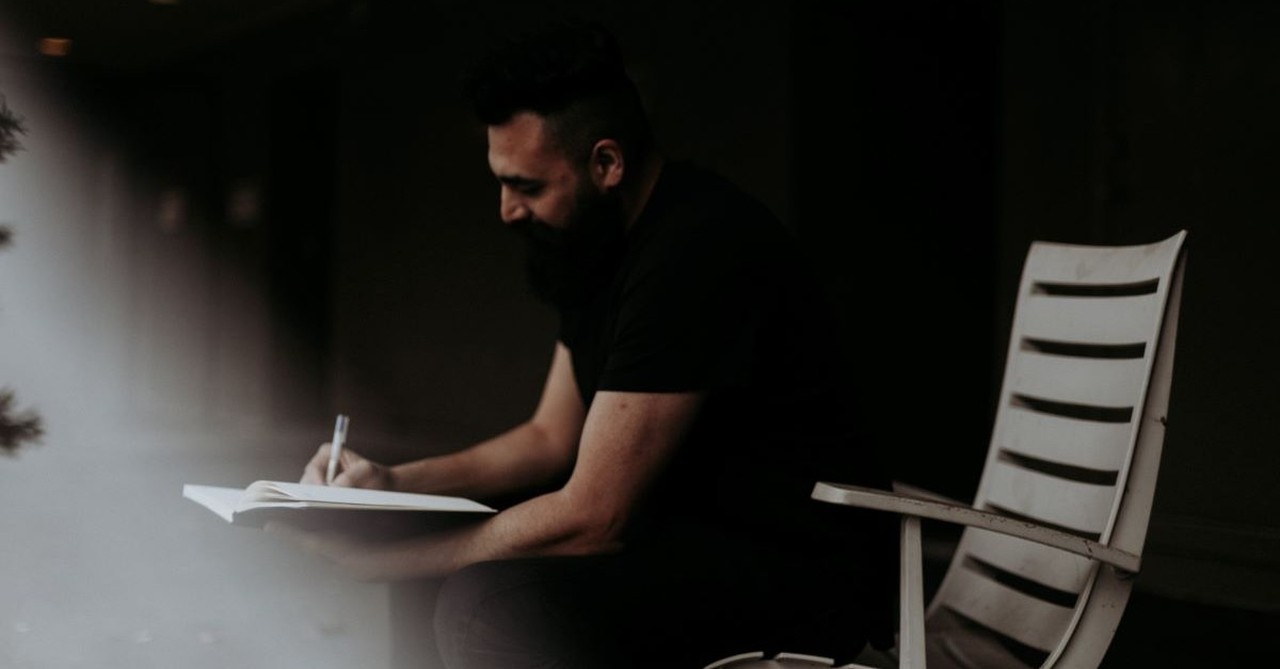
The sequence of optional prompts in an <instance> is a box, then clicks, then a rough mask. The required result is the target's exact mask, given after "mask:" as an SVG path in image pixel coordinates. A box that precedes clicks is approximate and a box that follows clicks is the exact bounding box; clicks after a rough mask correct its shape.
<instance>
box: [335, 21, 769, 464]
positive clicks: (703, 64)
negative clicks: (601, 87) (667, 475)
mask: <svg viewBox="0 0 1280 669" xmlns="http://www.w3.org/2000/svg"><path fill="white" fill-rule="evenodd" d="M555 6H556V7H557V8H558V9H560V10H565V9H568V10H576V11H575V12H573V13H576V14H578V15H581V16H586V17H590V18H596V19H599V20H601V21H603V22H604V23H605V24H606V25H608V26H610V27H611V28H612V29H613V30H614V32H615V33H616V34H617V37H618V39H619V41H620V42H621V45H622V47H623V49H624V51H625V52H626V54H627V56H628V59H629V65H630V66H631V69H632V70H633V72H634V73H635V75H636V77H637V79H638V81H639V84H640V87H641V89H642V94H643V95H644V96H645V98H646V103H647V104H648V106H649V108H650V110H651V113H652V115H653V119H654V124H655V129H656V132H657V134H658V139H659V142H660V143H661V144H662V145H663V147H664V148H665V149H666V150H667V152H668V153H669V154H671V155H672V156H674V157H679V158H689V159H693V160H697V161H700V162H703V163H706V164H709V165H710V166H712V167H714V168H717V169H719V170H721V171H722V172H724V173H725V174H726V175H727V176H728V177H729V178H731V179H733V180H735V181H737V182H738V183H740V184H742V185H743V186H744V187H746V188H748V189H750V190H751V191H753V192H755V193H757V194H759V195H760V197H761V198H762V199H763V200H764V201H765V202H766V204H768V205H769V206H770V207H771V208H772V209H773V210H774V211H775V212H776V213H778V214H779V216H781V217H783V218H784V219H785V220H788V221H791V220H792V219H793V218H794V214H793V211H792V210H793V195H792V191H791V187H792V184H791V176H792V173H791V167H792V165H793V159H792V156H791V154H790V152H791V150H792V148H793V142H792V140H791V135H792V132H793V131H792V123H793V116H792V113H791V109H790V105H791V91H790V81H789V74H790V73H789V70H788V62H789V58H788V38H789V33H788V30H787V25H788V21H789V15H788V12H787V9H786V7H785V5H783V4H781V3H764V4H760V5H757V6H752V5H746V6H743V5H742V4H741V3H731V2H710V3H677V2H649V3H631V4H612V5H608V6H603V7H601V6H597V4H595V3H585V2H583V3H577V6H576V7H575V6H574V3H556V4H555ZM545 9H546V7H545V6H544V5H532V6H525V7H523V8H518V6H515V5H500V4H497V3H482V4H478V5H477V4H466V5H463V4H461V3H434V4H431V5H425V4H418V3H406V2H372V3H369V4H368V5H367V9H366V11H364V12H363V13H361V14H359V15H358V16H357V17H356V18H355V20H354V21H353V22H352V24H351V26H350V33H349V39H350V41H349V43H348V47H349V49H348V54H349V56H348V57H347V59H346V60H345V62H344V66H345V68H346V69H345V76H344V80H343V89H342V101H343V102H342V104H343V111H342V131H343V139H342V144H341V148H340V154H341V156H342V157H341V167H340V170H341V176H340V179H341V184H342V191H341V193H340V196H339V203H338V207H339V214H338V215H339V220H340V223H339V229H338V237H337V243H338V244H339V246H340V248H339V250H338V251H337V256H336V258H337V265H336V267H335V270H336V272H337V275H336V281H335V286H336V291H337V292H336V302H335V317H336V320H335V322H336V323H338V324H339V325H338V327H339V331H338V332H337V334H336V337H335V343H336V349H335V353H336V355H337V362H336V364H337V369H336V373H337V377H336V378H337V381H336V388H337V395H336V396H335V400H336V402H337V403H339V404H341V405H342V406H344V407H348V408H350V410H351V411H352V412H353V413H354V414H356V415H359V416H362V417H365V418H364V420H365V422H366V423H369V424H383V425H384V426H385V427H386V429H387V431H388V432H391V433H395V434H398V435H400V436H401V438H400V439H399V441H398V444H399V445H400V446H389V448H397V449H400V450H399V451H398V454H399V453H404V452H406V451H407V450H408V449H412V448H418V449H421V448H428V449H430V448H437V447H439V448H445V447H451V446H456V445H459V444H461V443H465V442H467V441H469V440H473V439H478V438H482V437H484V436H488V435H490V434H492V433H494V432H496V431H498V430H502V429H505V428H507V427H509V426H511V425H513V424H514V423H516V422H518V421H520V420H522V419H524V418H526V417H527V416H528V415H529V413H530V412H531V411H532V409H533V406H534V403H535V402H536V399H537V394H538V392H539V391H540V389H541V384H542V380H543V378H544V376H545V373H546V368H547V363H548V362H549V360H550V355H551V352H552V347H553V345H554V334H555V333H554V330H555V322H554V316H553V314H552V313H551V312H550V311H549V310H547V309H546V308H544V307H543V306H542V305H540V304H538V303H536V302H534V301H533V300H532V299H531V298H530V296H529V295H528V294H527V293H526V289H525V285H524V279H523V269H522V267H523V259H522V255H521V254H522V249H521V247H520V245H519V240H518V239H516V238H515V237H514V236H513V235H512V234H511V233H510V232H508V231H507V230H505V229H504V226H502V225H501V223H500V221H499V219H498V216H497V204H498V202H497V196H498V190H497V184H496V182H495V181H494V180H493V177H492V175H491V174H490V173H489V171H488V166H487V163H486V157H485V151H486V147H485V138H484V133H483V128H481V127H478V126H476V125H475V123H474V121H472V120H471V118H470V117H469V110H468V109H467V108H466V106H465V103H464V101H463V99H462V98H461V96H460V92H459V90H458V86H457V79H456V78H457V75H458V72H459V70H460V69H461V68H462V67H463V66H464V65H465V64H466V63H467V62H468V61H469V60H470V59H471V58H472V57H474V56H475V55H476V53H477V52H478V51H479V50H480V49H481V48H483V45H485V44H486V43H488V42H489V41H491V40H493V39H495V36H499V35H502V34H506V33H508V32H510V31H512V30H517V29H519V28H521V27H523V26H525V25H527V23H528V22H530V21H535V20H543V19H545V18H547V14H546V12H545ZM417 434H420V435H422V437H421V440H418V439H417V438H416V437H414V436H412V435H417ZM405 435H409V436H408V437H406V436H405Z"/></svg>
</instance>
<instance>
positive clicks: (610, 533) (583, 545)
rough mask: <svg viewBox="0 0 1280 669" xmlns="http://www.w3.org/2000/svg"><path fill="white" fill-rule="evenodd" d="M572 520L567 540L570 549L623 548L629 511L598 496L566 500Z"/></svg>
mask: <svg viewBox="0 0 1280 669" xmlns="http://www.w3.org/2000/svg"><path fill="white" fill-rule="evenodd" d="M566 502H567V503H568V504H570V505H571V506H572V510H571V511H570V513H569V514H568V515H569V516H570V517H571V518H572V519H573V520H572V522H571V523H570V525H571V528H572V529H571V532H570V534H571V536H572V538H571V539H570V540H569V542H568V544H569V546H570V552H573V553H578V554H582V555H594V554H600V553H616V552H618V551H620V550H622V548H623V545H624V541H623V539H624V536H625V534H626V530H627V524H628V521H629V519H630V514H629V513H627V512H626V511H625V510H619V509H616V508H613V507H611V506H610V505H608V504H602V503H600V501H599V500H595V501H593V500H579V501H576V502H575V501H574V500H573V499H572V498H569V499H567V500H566Z"/></svg>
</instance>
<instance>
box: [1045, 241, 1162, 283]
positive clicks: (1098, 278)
mask: <svg viewBox="0 0 1280 669" xmlns="http://www.w3.org/2000/svg"><path fill="white" fill-rule="evenodd" d="M1184 237H1185V233H1179V234H1177V235H1173V236H1172V237H1169V238H1168V239H1165V240H1162V241H1160V242H1156V243H1154V244H1142V245H1135V246H1109V247H1106V246H1086V245H1073V244H1058V243H1050V242H1036V243H1034V244H1032V245H1031V248H1030V250H1029V251H1028V252H1027V261H1026V270H1025V273H1026V274H1027V275H1028V276H1031V277H1035V278H1036V279H1038V280H1043V281H1055V282H1061V283H1104V284H1105V283H1112V284H1126V283H1136V282H1139V281H1145V280H1148V279H1153V278H1156V277H1167V276H1168V275H1169V268H1170V265H1171V264H1172V263H1171V262H1170V259H1171V258H1172V257H1173V256H1174V255H1175V254H1176V253H1177V250H1178V248H1179V247H1180V246H1182V241H1183V238H1184Z"/></svg>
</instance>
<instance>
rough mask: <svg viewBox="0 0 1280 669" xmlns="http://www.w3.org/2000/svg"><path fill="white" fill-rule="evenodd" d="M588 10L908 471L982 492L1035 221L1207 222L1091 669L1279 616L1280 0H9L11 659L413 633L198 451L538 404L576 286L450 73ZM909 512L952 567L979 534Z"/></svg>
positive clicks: (251, 455) (667, 136) (0, 374)
mask: <svg viewBox="0 0 1280 669" xmlns="http://www.w3.org/2000/svg"><path fill="white" fill-rule="evenodd" d="M559 14H572V15H578V16H585V17H587V18H590V19H593V20H597V21H600V22H601V23H602V24H604V25H606V26H608V27H609V28H610V29H611V30H612V31H613V32H614V33H615V35H616V37H617V39H618V42H619V44H620V46H621V48H622V51H623V53H625V54H626V55H627V66H628V71H629V72H630V74H631V75H632V76H633V78H634V79H635V81H636V85H637V87H638V89H639V91H640V94H641V97H642V98H643V102H644V105H645V108H646V110H647V111H648V113H649V116H650V119H651V122H652V125H653V130H654V134H655V135H656V138H657V142H658V144H659V145H660V146H661V147H662V149H663V150H664V151H665V152H666V154H667V155H669V156H671V157H673V158H678V159H684V160H689V161H692V162H695V163H698V164H701V165H704V166H707V167H709V168H711V169H713V170H715V171H717V172H719V173H720V174H722V175H723V176H725V177H726V178H727V179H728V180H730V181H731V182H733V183H734V184H736V185H737V186H739V187H741V188H742V189H743V190H745V191H747V192H749V193H751V194H753V195H755V196H756V197H757V198H759V200H761V201H762V202H763V203H764V204H765V205H766V206H767V207H768V209H769V210H771V211H772V212H773V214H775V215H776V216H777V217H778V218H779V219H781V220H782V222H783V223H785V224H786V226H787V227H788V228H790V229H791V230H792V231H794V232H795V234H796V236H797V238H798V240H799V243H800V248H801V250H802V251H803V253H804V255H805V258H806V259H807V260H808V261H810V262H811V263H812V266H813V267H814V269H815V271H816V274H817V276H818V279H819V281H820V284H821V288H822V290H823V291H824V292H825V294H824V297H826V298H829V299H830V300H831V302H832V303H833V304H834V306H835V311H836V316H837V321H838V327H839V328H840V335H839V336H840V341H841V342H842V347H843V350H842V351H841V353H842V354H843V356H844V357H845V359H846V360H847V361H848V362H849V364H850V365H851V369H852V370H853V374H852V375H851V377H850V378H848V379H847V385H848V387H849V388H850V389H851V391H850V392H851V393H852V395H853V396H854V398H855V401H854V402H853V405H852V406H850V407H849V408H848V410H849V412H851V415H853V416H855V417H857V420H858V422H859V424H860V426H861V430H860V431H861V433H862V434H864V435H865V436H866V437H867V439H868V440H869V443H871V444H873V447H874V448H875V449H876V450H877V452H878V453H879V454H880V455H881V456H882V457H883V458H884V460H885V462H886V463H887V464H888V465H889V468H890V473H891V474H892V477H893V479H894V480H895V481H899V482H902V483H905V484H909V485H910V486H914V487H919V488H922V489H927V490H931V491H933V492H935V493H937V494H940V495H942V496H944V497H946V498H950V499H953V500H959V501H961V502H964V503H968V502H970V501H972V500H973V499H974V497H975V491H976V489H977V487H978V483H979V478H980V476H981V475H982V472H983V466H984V463H985V462H986V458H987V451H988V446H989V442H990V440H991V434H992V427H993V419H994V417H995V415H996V411H997V404H998V402H999V400H1000V391H1001V382H1002V378H1003V374H1004V371H1005V364H1006V350H1007V349H1008V347H1009V345H1010V342H1009V333H1010V331H1011V326H1012V322H1013V316H1014V309H1015V302H1016V300H1017V297H1018V289H1019V280H1020V276H1021V272H1022V270H1023V261H1024V259H1025V258H1026V257H1027V254H1028V248H1029V246H1030V245H1031V244H1032V243H1033V242H1036V241H1047V242H1058V243H1065V244H1073V245H1137V244H1148V243H1152V242H1156V241H1159V240H1164V239H1167V238H1169V237H1171V236H1173V235H1175V234H1176V233H1178V232H1179V231H1182V230H1185V231H1187V237H1186V247H1185V252H1186V265H1185V267H1186V269H1185V278H1184V279H1183V284H1182V292H1181V312H1180V320H1179V323H1178V334H1179V337H1178V338H1177V343H1178V352H1177V358H1176V364H1175V365H1174V367H1173V373H1172V384H1171V395H1170V398H1169V404H1168V422H1167V435H1166V436H1165V437H1164V443H1163V456H1162V459H1161V460H1160V465H1159V482H1158V485H1157V486H1156V489H1155V493H1154V503H1153V507H1152V509H1151V512H1150V524H1149V528H1148V529H1147V532H1146V540H1145V545H1144V546H1143V550H1142V555H1141V557H1142V568H1141V571H1140V572H1139V573H1138V574H1137V576H1136V577H1135V578H1134V580H1133V583H1132V585H1133V594H1132V596H1131V597H1130V599H1129V601H1128V605H1127V607H1126V608H1125V610H1124V614H1123V617H1122V618H1121V620H1120V623H1119V626H1118V628H1117V629H1116V630H1115V634H1114V638H1113V640H1111V641H1110V648H1109V650H1108V651H1107V655H1106V659H1105V660H1104V661H1103V663H1102V665H1101V666H1103V667H1132V666H1146V665H1148V664H1160V665H1161V666H1171V667H1178V666H1217V665H1218V664H1219V663H1227V662H1231V663H1238V662H1239V661H1241V660H1245V659H1248V658H1252V657H1254V654H1255V653H1258V652H1261V649H1262V648H1263V644H1264V642H1265V641H1266V640H1268V639H1269V638H1270V637H1271V636H1273V635H1274V634H1276V633H1278V632H1280V521H1278V520H1277V519H1278V518H1280V495H1277V494H1276V491H1275V486H1274V483H1273V479H1274V477H1275V475H1274V474H1275V472H1276V471H1277V470H1280V455H1277V450H1276V449H1275V448H1274V445H1275V444H1277V443H1280V419H1277V418H1276V416H1277V413H1276V412H1275V411H1274V409H1273V407H1274V406H1276V405H1277V404H1280V386H1277V384H1275V383H1272V382H1270V378H1269V377H1270V373H1271V371H1272V370H1280V347H1277V345H1276V344H1277V343H1280V316H1278V315H1277V314H1280V309H1277V308H1275V307H1276V306H1277V301H1276V298H1275V297H1273V295H1272V293H1271V289H1272V288H1273V287H1274V286H1276V285H1277V281H1278V280H1277V278H1276V277H1275V276H1274V268H1275V267H1276V266H1277V264H1276V261H1275V258H1274V257H1273V256H1274V254H1275V251H1276V249H1277V248H1280V227H1277V226H1276V225H1275V224H1274V221H1275V220H1277V216H1278V215H1280V197H1278V196H1277V195H1276V191H1275V189H1274V188H1273V187H1272V185H1273V184H1274V183H1275V181H1274V180H1276V179H1280V165H1277V163H1276V160H1275V158H1274V156H1275V155H1277V150H1280V146H1277V143H1280V136H1278V135H1277V134H1276V133H1275V132H1274V131H1273V130H1272V126H1273V119H1275V118H1277V117H1280V78H1278V77H1277V75H1276V72H1280V45H1277V43H1276V41H1275V40H1274V37H1273V36H1274V34H1275V31H1276V29H1277V28H1280V7H1276V6H1271V5H1267V4H1265V3H1257V2H1246V1H1244V0H1230V1H1228V2H1213V3H1211V2H1208V1H1207V0H1199V1H1197V0H1178V1H1175V2H1163V3H1146V2H1138V1H1136V0H1090V1H1089V2H1084V3H1014V2H996V1H994V0H973V1H969V2H944V1H941V0H931V1H929V2H924V3H909V4H906V5H903V4H895V3H837V2H820V3H785V2H780V1H778V2H773V1H769V2H743V1H739V2H727V1H725V0H714V1H710V2H701V3H682V2H675V1H667V0H662V1H650V2H617V3H591V2H576V1H575V2H569V1H561V2H537V3H532V2H531V3H499V2H474V3H462V2H443V1H437V2H408V1H404V2H401V1H396V0H234V1H230V0H222V1H219V2H212V1H209V0H127V1H125V0H112V1H111V2H94V1H90V0H40V1H39V2H22V1H19V0H0V421H3V422H0V508H3V510H4V513H3V514H0V532H2V533H3V536H4V537H5V541H3V542H0V565H2V566H3V569H0V601H2V602H5V603H6V605H5V606H3V607H0V665H3V666H5V667H15V668H22V667H33V668H34V667H52V668H59V669H60V668H63V667H68V668H70V667H121V668H123V667H130V668H134V667H191V668H201V667H209V668H213V667H229V666H235V667H292V666H309V667H340V666H363V667H388V668H389V669H390V668H392V667H395V668H396V669H400V668H401V667H408V666H421V665H417V664H414V663H413V660H414V658H413V657H411V656H408V655H406V653H407V652H408V651H406V650H404V648H402V647H399V646H397V643H398V642H397V641H396V638H398V637H399V636H400V635H403V634H405V633H406V629H410V628H412V626H413V625H416V624H420V622H421V621H418V620H416V619H414V618H412V617H406V616H408V615H409V614H408V613H407V612H406V611H405V610H404V609H402V608H401V607H400V606H398V605H397V604H396V602H395V595H394V589H395V588H396V585H395V583H377V582H364V581H360V580H358V579H353V578H351V577H350V576H349V575H348V574H345V573H343V572H342V571H341V570H339V569H338V568H337V567H335V566H334V565H332V564H329V563H328V562H326V561H324V560H322V559H320V558H319V557H317V556H314V555H308V554H306V553H303V552H299V551H297V550H295V549H294V548H293V547H291V546H288V545H285V544H284V543H283V542H281V541H279V540H278V539H276V538H273V537H270V536H265V535H264V534H263V533H261V532H256V531H253V530H250V529H245V528H240V527H230V526H227V525H226V524H225V523H222V522H220V521H218V520H217V519H216V518H215V517H213V516H211V515H210V514H209V513H208V512H207V511H206V510H203V509H200V508H199V507H198V506H197V505H195V504H192V503H191V502H190V501H188V500H185V499H183V498H182V486H183V485H184V484H188V483H200V484H210V485H219V486H231V487H243V486H246V485H248V484H249V483H251V482H253V481H256V480H262V479H268V480H278V481H296V480H298V479H299V477H300V476H301V475H302V473H303V467H304V465H305V464H306V463H307V461H308V459H310V458H311V457H312V455H313V454H314V453H315V452H316V448H317V447H318V446H319V445H320V444H321V443H323V442H326V441H328V440H329V439H330V436H331V432H332V429H333V420H334V416H335V415H336V414H339V413H342V414H345V415H348V416H350V417H351V427H350V434H349V437H348V439H349V443H350V444H351V446H352V447H353V448H357V449H359V450H360V452H361V453H363V454H364V455H366V456H368V457H370V458H373V459H375V460H378V461H380V462H385V463H399V462H404V461H408V460H412V459H416V458H421V457H424V456H427V455H433V454H443V453H449V452H453V451H457V450H459V449H461V448H463V447H465V446H467V445H469V444H472V443H475V442H477V441H479V440H482V439H485V438H486V437H488V436H489V435H492V434H495V433H498V432H501V431H503V430H505V429H507V428H509V427H510V426H512V425H515V424H517V423H519V422H520V421H523V420H525V419H526V418H527V417H528V416H529V414H530V412H532V411H533V410H534V407H535V405H536V404H537V402H538V399H539V393H540V392H541V391H542V390H543V383H544V379H545V375H546V373H547V367H548V363H549V362H550V361H551V359H552V357H551V356H552V350H553V347H554V345H555V343H556V340H557V325H558V324H557V315H556V313H555V311H554V310H552V309H551V308H549V307H547V306H546V305H544V304H542V303H540V302H538V301H537V300H536V299H534V298H533V296H532V295H531V293H530V290H529V288H528V287H527V286H526V280H525V277H524V264H523V263H524V259H523V247H522V244H521V240H520V239H519V238H517V237H516V235H513V234H512V233H511V231H509V230H507V229H505V226H504V225H503V222H502V221H501V220H500V218H499V199H498V194H499V187H498V184H497V183H496V182H495V181H494V175H493V174H492V173H491V172H490V165H489V163H488V162H487V161H486V148H485V147H486V135H485V128H484V127H483V126H482V125H478V124H477V123H476V121H474V120H473V119H472V117H471V115H470V110H469V109H468V106H467V104H466V101H465V100H464V99H463V97H462V92H461V89H460V84H459V79H458V75H459V72H460V71H461V70H462V69H463V68H464V66H465V65H466V64H467V63H468V62H470V61H471V60H472V59H474V58H475V57H476V56H477V55H478V54H479V53H480V50H481V49H482V48H483V47H484V45H486V44H488V43H490V42H492V40H493V39H494V38H495V37H496V36H499V35H503V34H507V33H511V32H513V31H516V30H518V29H519V28H521V27H522V26H524V25H526V24H528V23H531V22H533V21H536V20H540V19H543V18H546V17H548V16H551V15H559ZM923 534H924V541H923V555H924V586H925V598H926V601H927V598H928V596H929V594H930V593H931V592H934V591H935V590H936V589H937V588H938V585H939V581H940V579H941V578H942V574H943V572H944V571H945V569H946V567H947V563H948V561H949V559H950V556H951V553H952V551H954V550H955V546H956V542H957V539H958V537H959V529H958V528H957V527H955V526H952V525H948V524H945V523H934V522H933V521H928V520H926V521H925V522H924V524H923ZM673 606H715V603H714V602H678V603H673ZM754 650H759V649H755V648H743V649H742V651H743V652H747V651H754ZM795 650H796V651H797V652H803V650H804V649H795ZM693 669H698V668H697V667H695V668H693Z"/></svg>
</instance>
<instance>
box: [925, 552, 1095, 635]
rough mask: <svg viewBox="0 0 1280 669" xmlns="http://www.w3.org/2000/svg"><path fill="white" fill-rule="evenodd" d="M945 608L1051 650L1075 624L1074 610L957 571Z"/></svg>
mask: <svg viewBox="0 0 1280 669" xmlns="http://www.w3.org/2000/svg"><path fill="white" fill-rule="evenodd" d="M952 578H953V579H954V581H953V583H952V586H953V587H952V588H951V589H950V590H949V592H950V593H951V596H950V597H948V598H947V599H946V600H945V601H944V602H943V605H944V606H946V607H947V608H949V609H951V610H953V611H955V612H956V613H959V614H960V615H962V616H964V617H966V618H969V619H970V620H973V621H975V622H977V623H979V624H981V625H983V626H984V627H987V628H989V629H991V630H993V631H995V632H999V633H1000V634H1003V635H1005V636H1007V637H1009V638H1011V639H1014V640H1016V641H1018V642H1019V643H1022V644H1025V645H1027V646H1031V647H1032V648H1036V649H1039V650H1042V651H1050V650H1052V649H1053V648H1054V647H1055V646H1056V645H1057V644H1058V641H1060V640H1061V639H1062V635H1063V634H1064V633H1065V632H1066V630H1067V626H1068V625H1069V624H1070V623H1071V614H1072V609H1071V608H1069V607H1064V606H1058V605H1057V604H1051V603H1049V602H1045V601H1042V600H1039V599H1036V598H1035V597H1032V596H1030V595H1027V594H1025V593H1022V592H1019V591H1017V590H1015V589H1013V588H1011V587H1009V586H1006V585H1004V584H1001V583H998V582H996V581H994V580H992V579H990V578H987V577H986V576H985V575H982V574H979V573H977V572H974V571H971V570H968V569H964V568H961V569H957V570H955V573H953V574H952Z"/></svg>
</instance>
